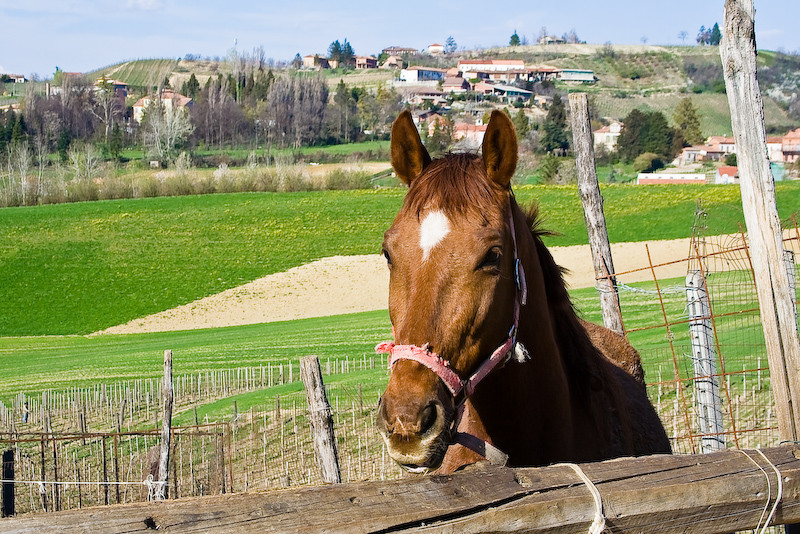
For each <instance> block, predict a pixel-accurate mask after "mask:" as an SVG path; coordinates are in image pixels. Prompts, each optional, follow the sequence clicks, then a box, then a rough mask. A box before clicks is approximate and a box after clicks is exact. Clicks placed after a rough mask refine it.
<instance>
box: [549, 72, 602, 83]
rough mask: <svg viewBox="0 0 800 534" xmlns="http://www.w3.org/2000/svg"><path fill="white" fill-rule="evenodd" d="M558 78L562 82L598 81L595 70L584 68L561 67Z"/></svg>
mask: <svg viewBox="0 0 800 534" xmlns="http://www.w3.org/2000/svg"><path fill="white" fill-rule="evenodd" d="M558 79H559V80H561V81H562V82H578V83H583V82H588V83H594V82H596V81H597V78H596V77H595V75H594V71H591V70H583V69H561V72H560V73H558Z"/></svg>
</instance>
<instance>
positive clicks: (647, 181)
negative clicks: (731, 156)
mask: <svg viewBox="0 0 800 534" xmlns="http://www.w3.org/2000/svg"><path fill="white" fill-rule="evenodd" d="M705 183H706V175H705V174H666V173H663V174H662V173H651V172H640V173H639V174H638V176H637V177H636V184H637V185H656V184H671V185H675V184H705Z"/></svg>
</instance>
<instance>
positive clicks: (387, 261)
mask: <svg viewBox="0 0 800 534" xmlns="http://www.w3.org/2000/svg"><path fill="white" fill-rule="evenodd" d="M381 253H382V254H383V257H384V258H386V263H388V264H389V265H391V264H392V257H391V256H389V253H388V252H387V251H386V249H383V251H382V252H381Z"/></svg>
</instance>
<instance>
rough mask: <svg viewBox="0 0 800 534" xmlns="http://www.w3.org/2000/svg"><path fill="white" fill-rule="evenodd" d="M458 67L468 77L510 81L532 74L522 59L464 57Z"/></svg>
mask: <svg viewBox="0 0 800 534" xmlns="http://www.w3.org/2000/svg"><path fill="white" fill-rule="evenodd" d="M456 68H457V69H458V70H459V72H461V76H463V77H464V78H466V79H474V78H480V79H482V80H494V81H504V82H510V81H514V80H518V79H528V78H529V76H530V69H527V68H526V67H525V62H524V61H522V60H521V59H462V60H460V61H459V62H458V65H457V66H456Z"/></svg>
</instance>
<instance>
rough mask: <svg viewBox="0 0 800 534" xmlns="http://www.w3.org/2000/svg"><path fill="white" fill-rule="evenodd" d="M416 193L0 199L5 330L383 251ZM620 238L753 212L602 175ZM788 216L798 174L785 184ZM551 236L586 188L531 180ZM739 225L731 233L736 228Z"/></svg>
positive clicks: (726, 197)
mask: <svg viewBox="0 0 800 534" xmlns="http://www.w3.org/2000/svg"><path fill="white" fill-rule="evenodd" d="M403 194H404V191H403V190H402V189H400V188H386V189H381V190H371V191H366V190H362V191H342V192H333V191H330V192H323V191H320V192H309V193H237V194H219V195H204V196H186V197H163V198H153V199H131V200H117V201H102V202H89V203H75V204H60V205H49V206H36V207H20V208H6V209H2V210H0V243H2V245H0V307H2V309H3V313H2V314H0V336H36V335H65V334H87V333H91V332H94V331H97V330H101V329H103V328H106V327H109V326H113V325H116V324H121V323H124V322H126V321H128V320H131V319H133V318H136V317H140V316H143V315H147V314H150V313H154V312H158V311H163V310H167V309H170V308H173V307H175V306H178V305H181V304H185V303H187V302H191V301H193V300H196V299H198V298H201V297H204V296H207V295H210V294H214V293H217V292H219V291H222V290H224V289H228V288H231V287H235V286H238V285H241V284H243V283H246V282H249V281H252V280H254V279H256V278H259V277H261V276H265V275H267V274H271V273H275V272H279V271H284V270H286V269H288V268H290V267H294V266H297V265H301V264H304V263H307V262H309V261H313V260H315V259H319V258H322V257H326V256H332V255H339V254H341V255H350V254H370V253H378V252H379V250H380V244H381V241H382V235H383V232H384V230H385V229H386V228H387V227H388V226H389V224H390V223H391V220H392V218H393V217H394V214H395V213H396V211H397V209H398V208H399V206H400V204H401V202H402V197H403ZM603 194H604V197H605V211H606V217H607V219H608V225H609V234H610V237H611V241H613V242H622V241H645V240H657V239H673V238H681V237H688V236H689V235H690V233H691V225H692V222H693V219H694V211H695V208H696V203H697V199H698V198H702V199H703V206H704V209H705V210H706V211H707V212H708V213H709V214H710V216H709V219H710V220H725V221H729V222H730V224H731V227H732V228H733V229H734V230H735V229H736V224H737V222H738V221H741V220H742V217H741V203H740V200H739V192H738V188H737V187H736V186H648V187H635V186H629V185H608V186H604V187H603ZM777 194H778V205H779V207H780V211H781V216H782V217H784V218H786V217H789V216H790V215H791V214H792V213H793V212H794V211H796V210H797V207H798V206H800V183H791V182H787V183H781V184H778V187H777ZM516 195H517V198H518V199H519V200H520V202H522V203H528V202H531V201H534V200H536V201H538V202H539V203H540V205H541V213H542V216H543V218H544V227H546V228H550V229H554V230H557V231H558V232H560V235H558V236H555V237H552V238H548V239H547V244H548V245H574V244H580V243H586V239H587V238H586V229H585V225H584V221H583V213H582V209H581V206H580V201H579V199H578V194H577V189H576V187H575V186H557V187H554V186H521V187H518V188H517V189H516ZM727 231H732V230H730V228H729V229H728V230H727Z"/></svg>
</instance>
